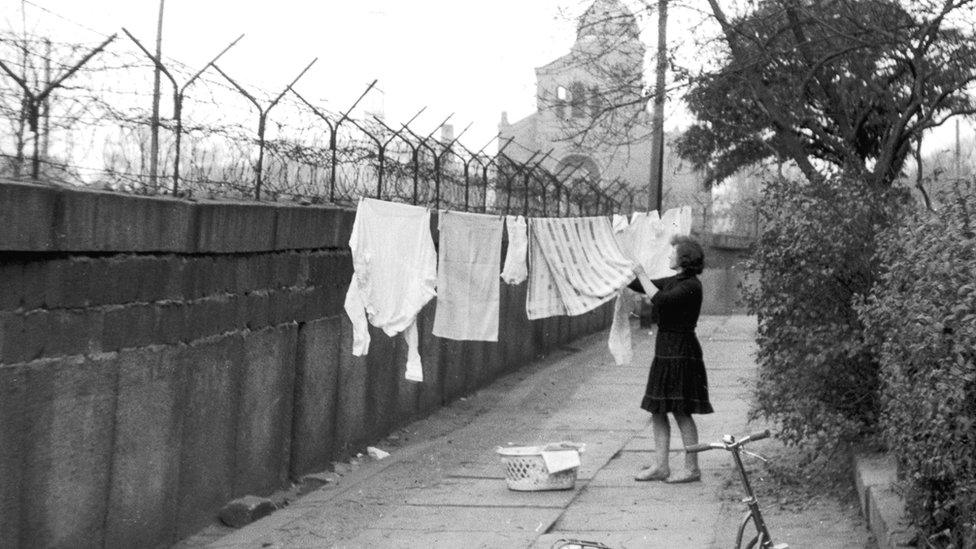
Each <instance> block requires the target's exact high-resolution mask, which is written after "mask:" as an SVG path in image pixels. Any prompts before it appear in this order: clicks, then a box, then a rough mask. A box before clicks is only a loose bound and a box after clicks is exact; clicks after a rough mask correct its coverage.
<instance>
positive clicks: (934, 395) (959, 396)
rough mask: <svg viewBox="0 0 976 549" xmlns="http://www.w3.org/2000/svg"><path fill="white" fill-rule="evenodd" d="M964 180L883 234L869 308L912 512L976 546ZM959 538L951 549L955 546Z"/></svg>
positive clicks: (973, 337) (972, 336)
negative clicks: (929, 206)
mask: <svg viewBox="0 0 976 549" xmlns="http://www.w3.org/2000/svg"><path fill="white" fill-rule="evenodd" d="M973 191H974V186H973V185H972V184H959V185H957V186H956V187H955V188H954V189H953V190H952V191H949V192H947V193H946V194H945V195H943V196H942V197H940V199H939V200H937V201H936V202H937V203H939V204H940V206H939V207H938V211H936V212H929V211H926V210H923V209H915V210H913V211H912V212H908V213H906V215H903V216H901V217H900V220H899V222H898V223H897V225H895V226H894V227H892V228H891V229H890V230H888V231H886V232H885V233H884V234H883V235H882V236H881V237H880V239H879V246H878V250H877V255H876V259H877V261H878V262H879V273H878V277H877V281H876V283H875V285H874V288H873V290H872V291H871V294H870V296H869V297H868V298H867V299H866V300H864V302H863V303H862V304H861V305H859V307H858V312H859V316H860V318H861V320H862V322H863V323H864V326H865V335H866V336H867V342H868V344H869V345H870V348H871V352H872V354H874V355H876V356H877V357H878V359H879V361H880V364H881V365H882V366H881V371H880V380H881V384H880V397H881V399H880V404H881V408H880V411H881V417H880V426H881V428H882V432H883V434H884V439H885V441H886V442H887V445H888V448H889V451H890V452H891V453H892V454H893V455H894V456H896V458H897V462H898V464H899V473H900V476H901V478H902V479H903V481H904V483H905V486H906V488H907V490H906V496H907V500H908V501H907V503H908V509H909V510H910V512H911V514H912V515H913V519H914V522H915V523H916V524H917V525H918V526H920V527H921V528H922V531H923V533H924V534H925V536H926V537H930V536H933V535H934V536H936V538H939V539H941V540H942V542H941V543H940V545H942V546H955V547H974V546H976V237H974V229H976V225H974V223H976V219H974V216H976V196H974V192H973ZM949 544H951V545H949Z"/></svg>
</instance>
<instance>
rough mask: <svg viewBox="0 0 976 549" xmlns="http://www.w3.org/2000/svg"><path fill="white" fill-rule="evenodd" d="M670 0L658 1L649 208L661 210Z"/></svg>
mask: <svg viewBox="0 0 976 549" xmlns="http://www.w3.org/2000/svg"><path fill="white" fill-rule="evenodd" d="M667 31H668V0H658V2H657V82H656V83H655V85H654V111H653V113H652V118H651V132H652V133H651V174H650V182H649V183H650V185H649V187H650V188H649V189H648V191H649V192H648V197H649V199H650V204H648V209H656V210H657V211H658V212H660V211H661V199H662V196H663V194H664V93H665V85H666V80H665V77H666V74H667V70H668V37H667Z"/></svg>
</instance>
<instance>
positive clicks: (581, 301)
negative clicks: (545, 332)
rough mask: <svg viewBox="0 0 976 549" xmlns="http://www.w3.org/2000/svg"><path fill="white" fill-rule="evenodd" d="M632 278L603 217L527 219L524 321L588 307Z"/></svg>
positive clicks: (610, 295) (629, 263)
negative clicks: (527, 238)
mask: <svg viewBox="0 0 976 549" xmlns="http://www.w3.org/2000/svg"><path fill="white" fill-rule="evenodd" d="M633 279H634V263H633V262H632V261H630V260H629V259H627V258H626V257H625V256H624V255H623V253H622V252H621V251H620V248H619V246H618V245H617V241H616V240H615V239H614V237H613V231H612V229H611V227H610V220H609V219H608V218H606V217H580V218H531V219H529V288H528V297H527V299H526V303H525V310H526V313H527V315H528V317H529V319H530V320H533V319H538V318H547V317H551V316H557V315H580V314H583V313H586V312H589V311H592V310H593V309H595V308H597V307H599V306H600V305H601V304H603V303H606V302H607V301H609V300H610V299H613V297H614V296H615V295H616V294H617V290H619V289H620V288H621V287H622V286H624V285H625V284H627V283H628V282H630V281H631V280H633Z"/></svg>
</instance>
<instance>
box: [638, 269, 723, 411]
mask: <svg viewBox="0 0 976 549" xmlns="http://www.w3.org/2000/svg"><path fill="white" fill-rule="evenodd" d="M651 282H653V283H654V285H655V286H657V287H658V289H659V291H658V292H657V293H656V294H654V295H653V296H652V297H651V303H653V304H654V305H655V306H656V307H657V312H658V330H657V340H656V342H655V344H654V360H653V361H652V362H651V372H650V374H649V375H648V376H647V390H646V391H645V392H644V400H643V401H642V402H641V408H643V409H645V410H647V411H648V412H651V413H667V412H678V413H684V414H710V413H712V412H713V410H712V405H711V403H710V402H709V401H708V378H707V376H706V375H705V363H704V362H703V361H702V350H701V345H699V343H698V338H697V337H696V336H695V326H697V324H698V315H699V314H700V313H701V304H702V286H701V282H700V281H699V280H698V278H697V277H696V276H695V275H691V274H684V273H682V274H679V275H677V276H671V277H668V278H659V279H657V280H652V281H651ZM630 288H631V289H633V290H636V291H638V292H641V293H646V292H644V288H643V287H642V286H641V284H640V282H639V281H637V280H635V281H634V282H632V283H631V285H630Z"/></svg>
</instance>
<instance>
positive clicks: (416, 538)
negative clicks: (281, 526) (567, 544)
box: [295, 529, 538, 549]
mask: <svg viewBox="0 0 976 549" xmlns="http://www.w3.org/2000/svg"><path fill="white" fill-rule="evenodd" d="M536 537H538V534H537V533H534V532H526V533H517V532H516V533H513V532H420V533H418V532H409V531H403V530H373V529H370V530H365V531H364V532H362V533H361V534H360V535H358V536H356V537H355V538H353V539H351V540H347V541H342V542H339V543H337V544H335V545H304V546H302V545H296V546H295V547H336V548H350V549H352V548H355V549H360V548H363V549H375V548H378V547H390V548H394V547H395V548H396V549H458V548H461V547H463V548H464V549H469V548H471V549H498V548H500V547H505V548H507V547H528V546H529V545H531V544H532V543H533V542H534V541H535V539H536Z"/></svg>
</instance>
